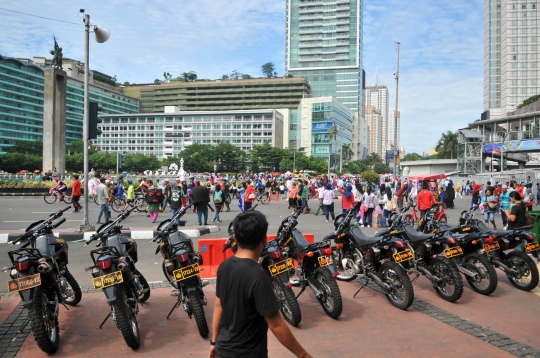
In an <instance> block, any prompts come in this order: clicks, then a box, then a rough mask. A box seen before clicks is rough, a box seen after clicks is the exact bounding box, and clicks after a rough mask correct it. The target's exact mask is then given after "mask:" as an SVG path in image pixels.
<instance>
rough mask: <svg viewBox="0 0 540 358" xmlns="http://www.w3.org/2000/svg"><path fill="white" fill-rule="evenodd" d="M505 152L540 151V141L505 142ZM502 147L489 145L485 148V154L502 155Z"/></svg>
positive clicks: (503, 147) (536, 139)
mask: <svg viewBox="0 0 540 358" xmlns="http://www.w3.org/2000/svg"><path fill="white" fill-rule="evenodd" d="M502 149H503V151H504V152H525V151H540V139H538V138H535V139H526V140H514V141H509V142H505V143H504V146H502ZM500 152H501V145H500V144H496V143H489V144H486V145H485V146H484V153H489V154H491V153H500Z"/></svg>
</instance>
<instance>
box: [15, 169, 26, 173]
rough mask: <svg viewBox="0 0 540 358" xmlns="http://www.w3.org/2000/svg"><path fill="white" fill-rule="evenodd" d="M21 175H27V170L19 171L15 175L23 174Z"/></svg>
mask: <svg viewBox="0 0 540 358" xmlns="http://www.w3.org/2000/svg"><path fill="white" fill-rule="evenodd" d="M23 173H28V170H26V169H25V170H21V171H20V172H18V173H17V174H23Z"/></svg>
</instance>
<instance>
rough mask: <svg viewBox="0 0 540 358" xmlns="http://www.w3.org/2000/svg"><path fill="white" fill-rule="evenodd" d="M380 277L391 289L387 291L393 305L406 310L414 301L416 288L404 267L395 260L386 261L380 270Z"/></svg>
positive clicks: (387, 296)
mask: <svg viewBox="0 0 540 358" xmlns="http://www.w3.org/2000/svg"><path fill="white" fill-rule="evenodd" d="M379 274H380V277H381V279H382V281H383V282H384V283H386V284H387V285H388V286H389V287H390V290H389V291H388V292H387V293H386V298H387V299H388V301H390V303H391V304H392V306H394V307H397V308H399V309H402V310H405V309H407V308H409V307H410V305H412V303H413V301H414V289H413V286H412V283H411V280H409V278H408V277H407V273H406V272H405V270H404V269H403V268H401V267H400V266H398V264H396V263H395V262H392V261H386V262H385V263H384V264H382V265H381V268H380V270H379Z"/></svg>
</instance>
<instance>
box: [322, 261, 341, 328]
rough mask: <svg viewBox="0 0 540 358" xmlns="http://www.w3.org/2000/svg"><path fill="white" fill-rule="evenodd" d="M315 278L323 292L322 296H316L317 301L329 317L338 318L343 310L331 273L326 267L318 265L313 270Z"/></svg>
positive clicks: (336, 285) (339, 293)
mask: <svg viewBox="0 0 540 358" xmlns="http://www.w3.org/2000/svg"><path fill="white" fill-rule="evenodd" d="M315 279H316V280H317V281H319V284H320V285H321V286H322V290H323V292H324V297H321V298H319V297H317V301H319V303H320V304H321V306H322V308H323V310H324V312H325V313H326V314H327V315H328V316H329V317H331V318H334V319H336V318H338V317H339V316H340V315H341V311H342V310H343V302H342V301H341V292H340V291H339V287H338V284H337V282H336V280H335V279H334V278H333V277H332V273H331V272H330V270H328V269H327V268H326V267H319V268H317V269H316V270H315ZM323 300H324V301H323Z"/></svg>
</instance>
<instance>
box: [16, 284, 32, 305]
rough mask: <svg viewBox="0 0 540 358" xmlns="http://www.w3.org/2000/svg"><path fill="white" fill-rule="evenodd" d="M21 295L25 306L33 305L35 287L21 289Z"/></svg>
mask: <svg viewBox="0 0 540 358" xmlns="http://www.w3.org/2000/svg"><path fill="white" fill-rule="evenodd" d="M19 295H20V296H21V301H22V303H23V307H24V308H30V307H32V302H33V300H34V289H33V288H31V289H29V290H24V291H19Z"/></svg>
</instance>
